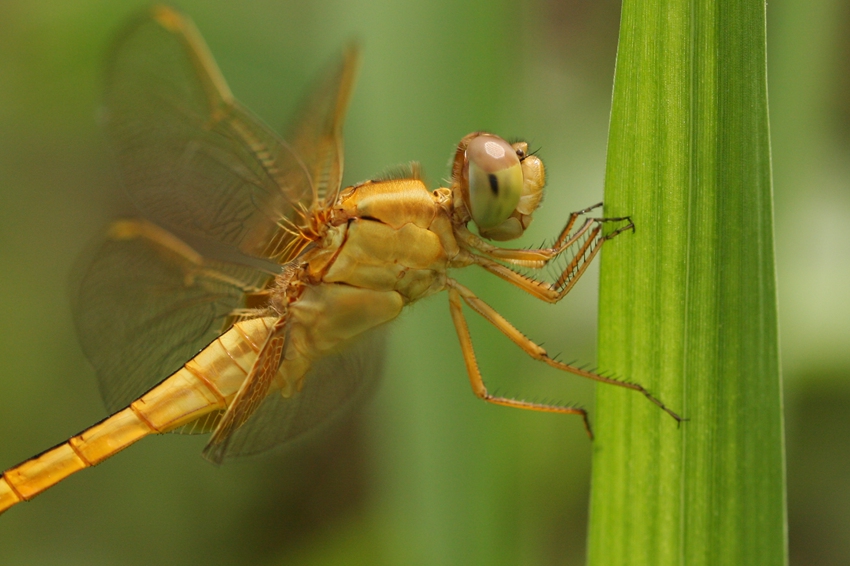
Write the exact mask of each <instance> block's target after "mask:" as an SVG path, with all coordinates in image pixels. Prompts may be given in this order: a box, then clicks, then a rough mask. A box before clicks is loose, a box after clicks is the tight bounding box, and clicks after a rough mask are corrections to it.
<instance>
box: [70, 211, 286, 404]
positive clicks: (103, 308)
mask: <svg viewBox="0 0 850 566" xmlns="http://www.w3.org/2000/svg"><path fill="white" fill-rule="evenodd" d="M87 257H88V259H87V260H85V259H84V261H83V262H82V263H81V264H79V265H78V266H77V268H76V270H75V274H74V279H75V281H74V286H75V287H76V289H75V295H76V296H75V297H74V298H73V303H74V305H73V307H74V320H75V323H76V326H77V335H78V336H79V338H80V342H81V344H82V347H83V350H84V351H85V353H86V356H87V357H88V358H89V360H90V361H91V363H92V365H94V367H95V370H96V371H97V376H98V381H99V384H100V391H101V394H102V396H103V399H104V402H105V403H106V406H107V408H108V409H109V410H110V411H111V412H114V411H116V410H118V409H120V408H122V407H124V406H126V405H128V404H129V403H130V402H132V401H133V400H135V399H136V398H138V397H139V396H141V395H142V394H143V393H144V392H145V391H147V390H148V389H150V388H151V387H153V386H154V385H156V384H157V383H159V382H160V381H162V380H163V379H164V378H166V377H167V376H169V375H170V374H172V373H173V372H174V371H176V370H177V369H179V368H180V367H181V366H182V365H183V364H184V363H185V362H186V361H188V360H189V359H190V358H192V357H193V356H194V355H195V354H197V353H198V352H199V351H200V350H201V349H202V348H204V347H205V346H206V345H207V344H209V343H210V342H211V341H212V340H214V339H215V338H216V337H218V336H219V334H220V333H221V332H222V330H223V329H224V326H225V325H226V324H227V323H228V321H229V318H230V317H231V315H232V314H233V311H234V310H235V309H238V308H241V307H242V306H243V305H244V297H245V294H246V293H247V292H251V291H255V290H257V289H260V288H262V287H263V286H264V285H265V283H266V282H267V281H268V280H269V279H270V278H271V275H269V274H267V273H263V272H261V271H258V270H256V269H253V268H250V267H245V266H239V265H234V264H227V263H224V262H210V261H205V260H203V259H202V258H201V257H200V256H199V255H198V254H197V253H196V252H195V251H194V250H192V249H191V248H190V247H189V246H187V245H186V244H185V243H183V242H182V241H181V240H179V239H178V238H176V237H175V236H173V235H172V234H170V233H169V232H166V231H165V230H163V229H161V228H158V227H156V226H154V225H152V224H150V223H148V222H144V221H136V220H125V221H120V222H116V223H115V224H113V225H112V227H111V228H110V230H109V232H108V235H107V237H106V239H105V240H104V241H103V242H101V243H100V244H99V245H97V247H96V248H94V250H93V251H92V252H90V253H89V254H87Z"/></svg>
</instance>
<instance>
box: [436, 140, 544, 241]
mask: <svg viewBox="0 0 850 566" xmlns="http://www.w3.org/2000/svg"><path fill="white" fill-rule="evenodd" d="M545 182H546V174H545V172H544V169H543V162H542V161H540V159H539V158H538V157H537V156H534V155H529V154H528V144H527V143H525V142H517V143H514V144H509V143H508V142H506V141H505V140H503V139H502V138H500V137H498V136H495V135H493V134H488V133H486V132H475V133H472V134H469V135H468V136H466V137H464V138H463V139H462V140H461V141H460V143H459V144H458V147H457V152H456V153H455V159H454V163H453V166H452V190H454V191H459V192H460V196H461V198H462V200H463V203H464V205H465V206H466V209H467V211H468V213H469V217H470V218H471V219H472V221H473V222H475V224H476V225H477V226H478V232H479V233H480V234H481V235H482V236H483V237H485V238H489V239H491V240H499V241H504V240H513V239H514V238H518V237H520V236H521V235H522V233H523V232H525V229H526V228H528V225H529V224H531V216H532V214H533V213H534V211H535V210H536V209H537V207H538V205H539V204H540V200H541V199H542V198H543V185H544V184H545Z"/></svg>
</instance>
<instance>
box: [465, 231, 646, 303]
mask: <svg viewBox="0 0 850 566" xmlns="http://www.w3.org/2000/svg"><path fill="white" fill-rule="evenodd" d="M617 220H620V219H617ZM592 222H593V223H595V226H594V227H593V230H591V231H590V234H589V235H588V237H587V238H586V239H585V240H584V243H582V244H581V246H580V247H579V249H578V250H576V252H575V253H574V254H573V258H572V259H571V260H570V262H569V263H568V264H567V265H566V267H564V269H563V270H562V271H561V274H560V275H559V276H558V279H557V281H555V282H554V283H548V282H546V281H541V280H539V279H535V278H534V277H530V276H528V275H525V274H523V273H519V272H518V271H515V270H513V269H511V268H510V267H508V266H505V265H502V264H501V263H498V262H496V261H493V260H492V259H489V258H486V257H483V256H478V255H476V256H472V257H471V262H472V263H475V264H477V265H480V266H481V267H483V268H484V269H486V270H487V271H489V272H490V273H492V274H494V275H496V276H498V277H501V278H502V279H504V280H505V281H507V282H508V283H510V284H512V285H515V286H516V287H519V288H520V289H522V290H523V291H525V292H526V293H529V294H531V295H533V296H534V297H536V298H538V299H540V300H542V301H546V302H547V303H557V302H558V301H560V300H561V299H563V298H564V296H565V295H566V294H567V293H569V292H570V291H571V290H572V288H573V286H574V285H575V284H576V283H577V282H578V280H579V279H580V278H581V276H582V275H583V274H584V272H585V271H586V270H587V267H588V266H589V265H590V263H591V262H592V261H593V258H594V257H596V254H597V253H599V249H600V248H601V247H602V244H604V243H605V242H606V241H607V240H610V239H611V238H613V237H614V236H616V235H617V234H620V233H621V232H623V231H624V230H628V229H630V228H632V227H633V225H632V224H631V223H629V224H628V225H627V226H622V227H620V228H618V229H617V230H614V231H613V232H611V233H610V234H606V235H601V233H602V224H601V222H600V221H598V220H592ZM582 230H584V228H583V229H582Z"/></svg>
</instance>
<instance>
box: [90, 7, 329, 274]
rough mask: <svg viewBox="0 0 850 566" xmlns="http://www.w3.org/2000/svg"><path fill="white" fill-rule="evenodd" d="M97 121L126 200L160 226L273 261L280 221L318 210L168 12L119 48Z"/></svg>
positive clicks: (295, 160) (140, 26) (134, 29)
mask: <svg viewBox="0 0 850 566" xmlns="http://www.w3.org/2000/svg"><path fill="white" fill-rule="evenodd" d="M104 120H105V125H106V130H107V133H108V135H109V136H110V138H111V140H112V142H113V145H114V149H115V152H116V154H117V159H118V163H119V167H120V170H121V173H122V176H123V179H124V182H125V184H126V185H127V189H128V191H129V193H130V196H131V198H132V199H133V200H134V202H135V204H136V205H137V206H138V207H139V208H140V210H141V211H142V212H143V213H144V214H145V215H146V216H147V217H148V218H150V219H151V220H153V221H155V222H156V223H157V224H160V225H162V226H164V227H168V228H174V229H179V230H186V231H189V232H192V233H194V234H197V235H200V236H203V237H205V238H209V239H212V240H215V241H218V242H223V243H226V244H229V245H232V246H235V247H236V248H238V249H239V250H240V251H242V252H243V253H246V254H249V255H252V256H257V257H263V258H269V259H277V260H279V259H280V255H281V254H282V253H283V252H284V250H286V249H287V243H288V242H289V241H290V240H291V238H292V237H293V235H292V233H291V232H290V231H289V230H287V229H286V224H287V221H286V219H290V220H291V219H292V218H294V215H295V214H296V210H297V209H301V208H309V207H311V206H313V205H314V204H315V203H316V202H317V193H316V188H315V185H314V184H313V182H312V180H311V178H310V172H309V171H308V170H307V168H306V167H305V165H304V163H303V162H302V161H301V160H300V158H299V157H298V156H297V155H296V154H295V153H294V152H293V151H292V150H291V149H290V148H289V147H288V146H287V145H286V144H285V142H284V141H283V140H282V139H280V138H279V137H278V136H277V135H276V134H275V133H274V132H273V131H272V130H271V129H269V128H268V127H267V126H265V125H264V124H263V123H262V122H260V120H258V119H257V118H255V117H254V116H253V115H251V114H250V113H249V112H248V111H247V110H245V109H244V108H242V107H241V106H240V105H239V103H238V102H236V101H235V100H234V99H233V96H232V94H231V93H230V90H229V89H228V87H227V84H226V83H225V82H224V79H223V78H222V76H221V73H220V72H219V70H218V68H217V67H216V65H215V62H214V61H213V59H212V57H211V55H210V54H209V51H208V50H207V47H206V45H204V42H203V40H202V39H201V37H200V35H199V34H198V32H197V30H196V29H195V27H194V25H193V24H192V23H191V21H189V20H188V19H186V18H184V17H183V16H181V15H180V14H178V13H177V12H175V11H174V10H172V9H170V8H164V7H155V8H153V9H152V10H151V12H150V14H148V15H146V16H145V17H143V18H140V19H139V20H137V21H136V22H134V23H133V24H132V25H130V26H129V27H128V28H127V29H126V30H125V31H124V33H123V34H122V35H121V36H120V37H119V38H118V40H117V41H116V43H115V46H114V49H113V51H112V53H111V58H110V61H109V66H108V69H107V84H106V94H105V113H104ZM305 135H307V134H305ZM308 137H309V136H308ZM307 145H308V144H305V147H306V146H307Z"/></svg>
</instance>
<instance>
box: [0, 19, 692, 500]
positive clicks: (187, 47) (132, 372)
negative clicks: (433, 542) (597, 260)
mask: <svg viewBox="0 0 850 566" xmlns="http://www.w3.org/2000/svg"><path fill="white" fill-rule="evenodd" d="M358 65H359V54H358V50H357V48H356V47H349V48H348V49H347V50H345V52H344V53H343V56H342V59H341V61H340V62H339V64H337V65H335V66H334V67H333V68H332V69H331V70H330V71H328V72H326V74H325V76H324V78H323V79H322V80H321V81H320V82H319V83H317V86H316V87H315V89H314V92H313V93H312V94H311V96H309V97H308V98H307V99H306V102H305V103H304V106H303V108H301V110H300V111H299V112H298V113H297V114H296V119H295V121H294V123H293V125H292V127H291V128H290V132H289V135H288V136H287V138H286V140H287V141H284V139H283V138H281V137H280V136H279V135H278V134H276V133H275V132H274V131H273V130H272V129H270V128H269V127H267V126H266V125H264V123H263V122H261V121H260V120H259V119H258V118H256V117H255V116H254V115H253V114H251V113H250V112H249V111H248V110H247V109H245V108H244V107H243V106H242V105H241V104H239V103H238V102H237V101H236V100H235V99H234V97H233V95H232V94H231V92H230V89H229V88H228V86H227V84H226V83H225V81H224V79H223V77H222V75H221V73H220V71H219V70H218V68H217V66H216V64H215V62H214V61H213V58H212V56H211V54H210V52H209V50H208V48H207V47H206V45H205V44H204V42H203V40H202V39H201V37H200V34H199V32H198V31H197V30H196V28H195V27H194V25H193V24H192V22H191V21H190V20H189V19H188V18H187V17H185V16H183V15H182V14H180V13H179V12H177V11H175V10H174V9H171V8H168V7H161V6H160V7H154V8H152V9H151V10H149V11H148V12H146V13H145V14H144V15H141V16H139V17H138V18H137V19H136V20H134V21H133V22H132V23H131V24H129V25H128V26H127V27H126V29H125V30H124V31H123V33H121V34H120V35H119V37H118V39H117V40H116V42H115V44H114V48H113V51H112V52H111V58H110V59H109V63H108V67H107V87H106V93H105V102H104V122H105V128H106V131H107V134H108V136H109V138H110V139H111V142H112V144H113V146H114V148H115V154H116V157H117V160H118V165H119V170H120V173H121V176H122V178H123V181H124V184H125V185H126V188H127V190H128V191H129V193H130V196H131V198H132V200H133V202H134V203H135V205H136V206H137V207H138V208H139V210H140V212H141V214H142V217H143V218H144V219H141V218H139V219H124V220H119V221H116V222H114V223H113V224H112V225H111V226H110V228H109V229H108V231H107V234H106V236H105V238H103V239H102V241H100V242H99V244H98V245H97V246H96V247H95V248H94V249H93V251H92V252H91V253H90V254H89V257H88V259H87V260H86V261H85V262H84V264H83V267H82V268H81V269H80V270H79V274H78V276H77V277H76V279H77V282H76V287H77V289H76V299H75V300H74V305H73V306H74V313H75V323H76V326H77V330H78V334H79V336H80V340H81V344H82V346H83V349H84V351H85V353H86V355H87V357H88V358H89V359H90V361H91V362H92V364H93V365H94V367H95V369H96V371H97V374H98V380H99V385H100V390H101V394H102V396H103V398H104V401H105V404H106V406H107V409H108V410H109V411H110V413H111V416H109V417H108V418H106V419H104V420H103V421H101V422H99V423H97V424H95V425H93V426H91V427H90V428H88V429H86V430H84V431H82V432H81V433H79V434H77V435H76V436H73V437H72V438H70V439H69V440H67V441H66V442H63V443H61V444H59V445H57V446H56V447H54V448H51V449H49V450H47V451H45V452H43V453H41V454H39V455H37V456H35V457H33V458H31V459H29V460H27V461H25V462H23V463H21V464H19V465H17V466H14V467H12V468H10V469H8V470H6V471H5V472H3V474H2V476H0V513H2V512H3V511H5V510H7V509H8V508H10V507H12V506H13V505H15V504H17V503H20V502H22V501H28V500H30V499H32V498H33V497H35V496H36V495H38V494H39V493H41V492H43V491H44V490H46V489H47V488H49V487H51V486H53V485H55V484H56V483H58V482H59V481H61V480H62V479H64V478H66V477H68V476H70V475H71V474H73V473H75V472H78V471H80V470H83V469H85V468H89V467H91V466H94V465H96V464H98V463H100V462H102V461H103V460H105V459H106V458H109V457H111V456H113V455H114V454H116V453H117V452H119V451H121V450H123V449H124V448H127V447H128V446H130V445H131V444H133V443H135V442H137V441H139V440H141V439H142V438H144V437H146V436H148V435H151V434H161V433H167V432H182V433H210V437H209V441H208V443H207V445H206V447H205V448H204V451H203V455H204V457H206V458H207V459H208V460H210V461H212V462H214V463H221V462H223V461H224V460H226V459H228V458H231V457H236V456H241V455H245V454H253V453H256V452H260V451H263V450H267V449H269V448H271V447H273V446H277V445H279V444H281V443H284V442H287V441H291V440H293V439H295V438H298V437H301V436H303V435H304V434H306V433H308V432H310V431H312V430H314V429H316V428H318V427H320V426H321V425H323V424H325V423H327V422H328V421H329V420H330V419H332V417H333V416H334V415H337V414H339V413H340V412H344V410H345V409H346V408H347V407H350V406H351V405H353V404H355V403H357V401H358V399H360V398H362V397H363V393H364V391H366V390H368V389H369V383H371V380H372V378H373V377H374V376H375V375H376V374H378V373H380V363H381V362H380V360H381V356H380V355H377V354H376V352H379V351H380V350H381V348H382V346H383V335H384V334H383V332H382V331H381V330H382V328H384V325H385V324H386V323H387V322H389V321H391V320H393V319H394V318H396V317H397V316H398V315H399V313H400V312H401V311H402V310H403V309H404V307H405V306H407V305H409V304H411V303H413V302H415V301H418V300H420V299H423V298H425V297H428V296H431V295H434V294H437V293H440V292H443V291H445V292H447V295H448V302H449V309H450V312H451V317H452V321H453V323H454V327H455V329H456V331H457V336H458V340H459V342H460V349H461V352H462V354H463V358H464V361H465V365H466V371H467V374H468V376H469V380H470V384H471V386H472V390H473V392H474V394H475V395H476V396H477V397H479V398H481V399H483V400H485V401H488V402H490V403H495V404H497V405H505V406H508V407H516V408H520V409H529V410H535V411H546V412H553V413H563V414H573V415H578V416H579V417H580V418H582V419H583V421H584V426H585V428H586V430H587V433H588V435H590V436H591V438H592V432H591V428H590V424H589V422H588V416H587V413H586V411H585V410H584V409H582V408H579V407H572V406H562V405H556V404H545V403H536V402H530V401H525V400H522V399H518V398H513V397H507V396H499V395H495V394H493V393H491V392H490V391H489V390H488V389H487V386H486V385H485V382H484V378H483V376H482V374H481V371H480V369H479V366H478V362H477V360H476V356H475V352H474V349H473V343H472V338H471V335H470V332H469V328H468V326H467V321H466V318H465V314H464V308H465V307H466V308H469V309H471V310H472V311H473V312H475V313H476V314H478V315H480V316H482V317H484V319H486V320H487V321H488V322H490V323H491V324H492V325H494V326H495V327H496V328H497V329H498V330H500V331H501V332H502V333H504V334H505V335H506V336H507V337H508V338H509V339H510V340H512V341H513V342H514V343H515V344H516V345H517V346H518V347H519V348H520V349H521V350H522V351H524V352H525V353H526V354H528V355H529V356H531V357H532V358H534V359H536V360H539V361H541V362H543V363H545V364H547V365H549V366H551V367H553V368H556V369H558V370H561V371H564V372H568V373H571V374H575V375H578V376H581V377H585V378H589V379H593V380H596V381H599V382H603V383H607V384H610V385H615V386H619V387H624V388H628V389H632V390H634V391H636V392H639V393H641V394H643V395H644V396H646V397H647V398H648V399H649V400H650V401H651V402H652V403H654V404H655V405H657V406H658V407H660V408H661V409H662V410H663V411H665V412H666V413H668V414H669V415H670V416H671V417H673V418H674V419H675V420H676V421H681V420H682V419H681V417H680V416H679V415H677V414H676V413H675V412H673V411H672V410H671V409H669V408H668V407H667V406H666V405H664V404H663V403H662V402H661V401H660V400H659V399H658V398H657V397H655V396H654V395H652V394H651V393H650V392H649V391H648V390H646V389H645V388H644V387H643V386H641V385H639V384H637V383H633V382H629V381H625V380H620V379H615V378H613V377H610V376H604V375H601V374H598V373H594V372H591V371H588V370H586V369H582V368H580V367H576V366H574V365H571V364H566V363H563V362H561V361H559V360H558V359H556V358H555V357H552V356H550V355H549V354H548V353H547V352H546V350H544V349H543V348H542V347H541V346H540V345H538V344H536V343H535V342H533V341H532V340H530V339H529V338H526V336H525V335H524V334H523V333H522V332H520V331H519V330H518V329H517V328H516V327H514V326H513V325H512V324H511V323H510V322H508V321H507V320H506V319H505V318H504V317H503V316H502V315H501V314H499V313H498V312H497V311H496V310H495V309H493V308H492V307H490V306H489V305H488V304H487V303H485V302H484V301H482V300H481V299H480V298H478V297H477V296H476V295H475V293H474V292H473V291H472V290H470V289H469V288H467V287H465V286H464V285H462V284H460V283H459V282H457V281H456V280H455V279H453V278H452V277H451V276H450V270H452V269H459V268H464V267H468V266H472V265H476V266H479V267H481V268H483V269H484V270H486V271H487V272H489V273H491V274H493V275H495V276H497V277H499V278H501V279H503V280H504V281H506V282H507V283H510V284H512V285H513V286H515V287H518V288H519V289H521V290H522V291H525V292H526V293H528V294H530V295H531V296H533V297H535V298H537V299H539V300H542V301H546V302H548V303H557V302H558V301H560V300H561V299H562V298H563V297H564V296H565V295H566V294H567V293H569V291H570V290H571V289H572V288H573V286H574V285H575V284H576V282H577V281H578V280H579V278H580V277H581V275H582V274H583V273H584V272H585V270H586V269H587V267H588V265H590V263H591V261H592V260H593V258H594V257H595V256H596V255H597V254H598V252H599V250H600V249H601V247H602V245H603V244H604V243H605V242H607V241H609V240H611V239H612V238H614V237H616V236H617V235H619V234H622V233H624V232H626V231H627V230H632V231H633V229H634V225H633V224H632V222H631V220H630V219H629V218H628V217H618V218H604V217H594V216H592V213H593V211H595V210H598V209H599V208H600V207H601V203H600V204H598V205H595V206H591V207H589V208H586V209H584V210H580V211H578V212H574V213H572V214H570V215H569V218H568V219H567V221H566V225H565V226H564V228H563V229H562V230H561V231H560V233H559V234H558V235H557V236H556V238H555V239H554V241H553V243H552V245H551V246H548V247H542V248H535V249H519V248H516V249H513V248H505V247H501V246H498V245H495V244H493V243H491V242H503V241H509V240H513V239H515V238H518V237H519V236H521V235H522V234H523V233H524V232H525V230H526V228H528V226H529V224H530V222H531V220H532V215H533V213H534V212H535V210H536V209H537V207H538V205H539V204H540V202H541V198H542V196H543V186H544V184H545V169H544V166H543V163H542V161H541V160H540V158H539V157H537V156H536V155H534V154H532V153H531V152H529V151H528V145H527V144H526V143H525V142H515V143H508V142H507V141H505V140H504V139H502V138H500V137H498V136H496V135H494V134H491V133H488V132H483V131H479V132H474V133H471V134H469V135H467V136H465V137H464V138H463V139H461V140H460V142H459V143H458V145H457V149H456V151H455V153H454V157H453V160H452V164H451V178H450V183H447V184H448V185H449V186H448V187H440V188H436V189H434V190H431V191H429V190H428V188H427V187H426V186H425V183H424V182H423V180H422V178H421V175H420V174H419V170H418V166H415V165H413V166H409V167H406V168H403V169H401V170H398V171H396V172H394V173H392V174H388V175H384V176H382V177H378V178H375V179H371V180H368V181H364V182H361V183H358V184H356V185H353V186H349V187H343V186H342V182H341V181H342V175H343V143H342V125H343V120H344V116H345V113H346V109H347V107H348V102H349V98H350V95H351V92H352V89H353V85H354V81H355V76H356V74H357V68H358ZM470 224H474V225H475V227H476V228H477V230H476V231H477V234H476V233H474V232H473V231H472V230H470V227H469V226H470ZM558 258H566V259H565V260H562V261H563V263H562V264H563V265H564V267H563V269H558V270H556V271H555V273H556V275H557V276H556V277H555V276H553V277H549V279H554V281H546V280H545V278H544V277H541V276H538V275H539V274H540V273H541V270H542V269H543V268H544V267H546V266H547V265H554V264H553V263H551V262H552V261H553V260H556V259H558Z"/></svg>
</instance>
